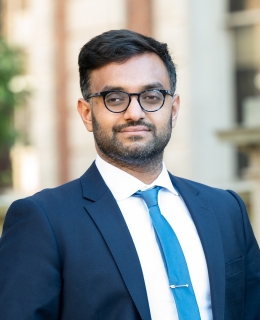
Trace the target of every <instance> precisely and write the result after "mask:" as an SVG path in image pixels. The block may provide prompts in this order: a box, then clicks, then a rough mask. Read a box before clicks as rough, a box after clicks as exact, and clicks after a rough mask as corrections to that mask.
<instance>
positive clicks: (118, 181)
mask: <svg viewBox="0 0 260 320" xmlns="http://www.w3.org/2000/svg"><path fill="white" fill-rule="evenodd" d="M96 166H97V168H98V170H99V172H100V174H101V176H102V177H103V179H104V181H105V183H106V185H107V186H108V188H109V189H110V190H111V192H112V194H113V196H114V198H115V199H116V201H117V204H118V206H119V208H120V210H121V212H122V214H123V217H124V219H125V222H126V224H127V227H128V229H129V231H130V234H131V236H132V239H133V242H134V245H135V248H136V251H137V254H138V257H139V260H140V264H141V267H142V272H143V276H144V282H145V286H146V291H147V296H148V302H149V307H150V312H151V317H152V319H153V320H175V319H176V320H177V319H178V315H177V309H176V305H175V301H174V297H173V294H172V292H171V290H172V289H170V287H169V281H168V276H167V273H166V270H165V266H164V263H163V260H162V256H161V252H160V249H159V247H158V243H157V240H156V236H155V232H154V229H153V225H152V221H151V218H150V215H149V210H148V208H147V206H146V204H145V202H144V201H143V199H142V198H140V197H134V196H132V195H133V194H134V193H135V192H136V191H138V190H142V191H143V190H146V189H150V188H152V187H154V186H160V187H163V189H161V190H160V191H159V195H158V203H159V207H160V211H161V213H162V214H163V215H164V217H165V218H166V220H167V221H168V223H169V224H170V225H171V227H172V229H173V230H174V232H175V234H176V235H177V237H178V240H179V242H180V245H181V247H182V250H183V253H184V256H185V258H186V262H187V265H188V269H189V273H190V278H191V281H192V285H193V289H194V292H195V295H196V299H197V303H198V306H199V310H200V315H201V320H212V311H211V299H210V288H209V279H208V269H207V264H206V260H205V256H204V252H203V248H202V245H201V242H200V239H199V236H198V233H197V230H196V228H195V225H194V223H193V220H192V219H191V216H190V213H189V211H188V209H187V207H186V205H185V203H184V201H183V200H182V198H181V197H180V195H179V194H178V192H177V191H176V190H175V189H174V187H173V185H172V183H171V180H170V177H169V174H168V172H167V170H166V168H165V165H164V164H163V170H162V172H161V173H160V175H159V176H158V178H157V179H156V180H155V181H154V182H153V183H151V184H150V185H146V184H144V183H143V182H142V181H140V180H138V179H137V178H135V177H133V176H132V175H130V174H128V173H127V172H125V171H123V170H120V169H119V168H117V167H115V166H113V165H111V164H109V163H107V162H106V161H104V160H103V159H101V158H100V157H99V156H97V159H96Z"/></svg>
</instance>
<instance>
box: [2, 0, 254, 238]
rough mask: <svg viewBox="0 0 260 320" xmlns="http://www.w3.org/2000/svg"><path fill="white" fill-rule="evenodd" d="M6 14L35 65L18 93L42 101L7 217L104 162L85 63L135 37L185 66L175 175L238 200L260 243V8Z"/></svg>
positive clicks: (88, 4) (142, 5) (77, 4)
mask: <svg viewBox="0 0 260 320" xmlns="http://www.w3.org/2000/svg"><path fill="white" fill-rule="evenodd" d="M1 10H2V16H3V19H2V29H3V32H4V34H5V36H6V37H7V39H8V41H9V42H10V43H12V44H16V45H19V46H21V47H22V48H23V49H24V51H25V55H26V67H27V73H26V74H25V75H24V78H23V79H20V80H19V79H18V80H19V81H20V82H19V81H17V83H15V82H14V90H19V86H20V87H22V86H23V85H24V86H29V88H30V90H31V92H32V94H31V97H30V99H29V101H28V103H27V105H26V106H24V108H23V109H21V110H19V113H17V114H16V116H15V122H16V125H17V126H18V127H19V128H21V130H23V131H24V133H25V135H26V137H27V144H26V145H25V144H24V143H18V144H17V146H16V147H15V148H14V149H13V152H12V161H13V172H14V188H13V190H12V192H11V195H10V194H9V196H8V195H4V196H2V198H1V200H0V201H2V207H5V206H6V204H7V203H8V202H10V199H11V198H15V197H18V196H19V197H20V196H23V195H25V194H31V193H33V192H36V191H37V190H40V189H42V188H46V187H54V186H57V185H59V184H61V183H64V182H66V181H68V180H71V179H74V178H77V177H78V176H80V175H81V174H83V173H84V171H85V170H86V169H87V167H88V166H89V165H90V164H91V162H92V161H93V160H94V159H95V149H94V144H93V138H92V134H90V133H88V132H86V130H85V128H84V126H83V124H82V123H81V120H80V117H79V116H78V114H77V111H76V105H77V99H78V98H79V97H81V93H80V89H79V78H78V68H77V56H78V53H79V50H80V48H81V47H82V46H83V45H84V44H85V43H86V42H87V41H88V40H90V39H91V38H92V37H94V36H96V35H97V34H100V33H101V32H104V31H106V30H110V29H121V28H129V29H132V30H135V31H138V32H141V33H144V34H146V35H152V36H154V37H155V38H156V39H158V40H160V41H162V42H167V43H168V44H169V47H170V50H171V52H172V56H173V60H174V61H175V63H176V64H177V71H178V87H177V93H179V94H180V96H181V112H180V116H179V119H178V124H177V127H176V128H175V129H174V132H173V137H172V139H171V142H170V144H169V146H168V147H167V150H166V153H165V161H166V164H167V167H168V169H169V170H170V171H171V172H172V173H173V174H175V175H180V176H182V177H186V178H189V179H193V180H197V181H199V182H202V183H206V184H209V185H212V186H215V187H220V188H224V189H233V190H235V191H236V192H238V193H239V194H240V195H241V196H242V197H243V198H244V200H245V202H246V204H247V207H248V209H249V212H250V216H251V219H252V222H253V225H254V228H255V231H256V234H257V237H258V240H260V203H259V201H260V200H259V199H260V172H259V170H260V151H259V148H260V133H259V132H260V1H259V0H212V1H207V0H200V1H199V0H139V1H137V0H110V1H105V0H96V1H90V0H55V1H51V0H1ZM15 85H16V87H17V88H15ZM238 135H239V137H240V138H237V137H238ZM250 161H251V162H250ZM250 163H251V164H250ZM252 166H253V169H252ZM248 168H250V170H251V171H250V172H251V173H250V172H249V170H248ZM245 172H247V174H245Z"/></svg>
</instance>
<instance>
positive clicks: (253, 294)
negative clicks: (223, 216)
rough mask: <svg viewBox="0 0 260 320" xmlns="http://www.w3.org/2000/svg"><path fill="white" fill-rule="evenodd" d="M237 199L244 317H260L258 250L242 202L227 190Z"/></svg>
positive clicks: (254, 319)
mask: <svg viewBox="0 0 260 320" xmlns="http://www.w3.org/2000/svg"><path fill="white" fill-rule="evenodd" d="M229 192H230V193H231V194H232V195H233V196H234V197H235V198H236V200H237V202H238V204H239V206H240V209H241V212H242V216H243V221H244V238H245V245H246V254H245V268H246V270H245V275H246V279H245V293H246V296H245V315H244V316H245V319H248V320H249V319H250V320H251V319H252V320H256V319H260V303H259V301H260V300H259V297H260V251H259V246H258V244H257V242H256V239H255V237H254V234H253V230H252V227H251V224H250V222H249V219H248V214H247V211H246V207H245V205H244V202H243V201H242V200H241V199H240V197H238V195H237V194H236V193H234V192H233V191H229Z"/></svg>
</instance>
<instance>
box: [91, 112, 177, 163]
mask: <svg viewBox="0 0 260 320" xmlns="http://www.w3.org/2000/svg"><path fill="white" fill-rule="evenodd" d="M92 124H93V134H94V139H95V142H96V144H97V146H98V148H99V149H100V151H101V152H102V153H103V155H104V156H105V157H106V158H107V160H109V162H111V163H114V164H118V165H120V166H125V167H129V168H131V167H144V166H146V165H149V166H153V165H156V164H157V163H158V162H160V161H162V158H163V151H164V149H165V147H166V145H167V144H168V142H169V140H170V138H171V133H172V117H170V119H169V121H168V123H167V124H166V126H164V127H163V129H162V130H161V131H160V132H158V130H157V128H156V127H155V126H154V125H153V124H150V123H146V122H145V121H143V120H138V121H129V122H127V123H126V124H123V125H117V126H114V127H112V136H111V131H108V130H105V129H103V128H102V126H101V125H100V123H99V122H98V121H97V120H96V118H95V116H94V114H93V112H92ZM137 125H141V126H145V127H146V128H148V129H149V132H151V134H152V137H151V139H149V140H148V141H147V142H146V143H142V140H143V137H141V136H136V135H133V136H132V137H131V136H130V137H129V138H128V139H129V141H131V142H132V143H131V145H128V146H126V145H125V144H124V143H123V142H122V141H120V139H118V132H120V131H121V130H122V129H124V128H127V127H132V126H137Z"/></svg>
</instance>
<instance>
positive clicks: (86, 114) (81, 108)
mask: <svg viewBox="0 0 260 320" xmlns="http://www.w3.org/2000/svg"><path fill="white" fill-rule="evenodd" d="M77 109H78V113H79V114H80V116H81V119H82V121H83V123H84V125H85V127H86V128H87V130H88V131H89V132H93V127H92V110H91V105H90V103H89V102H87V101H86V100H84V99H82V98H81V99H79V100H78V107H77Z"/></svg>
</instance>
